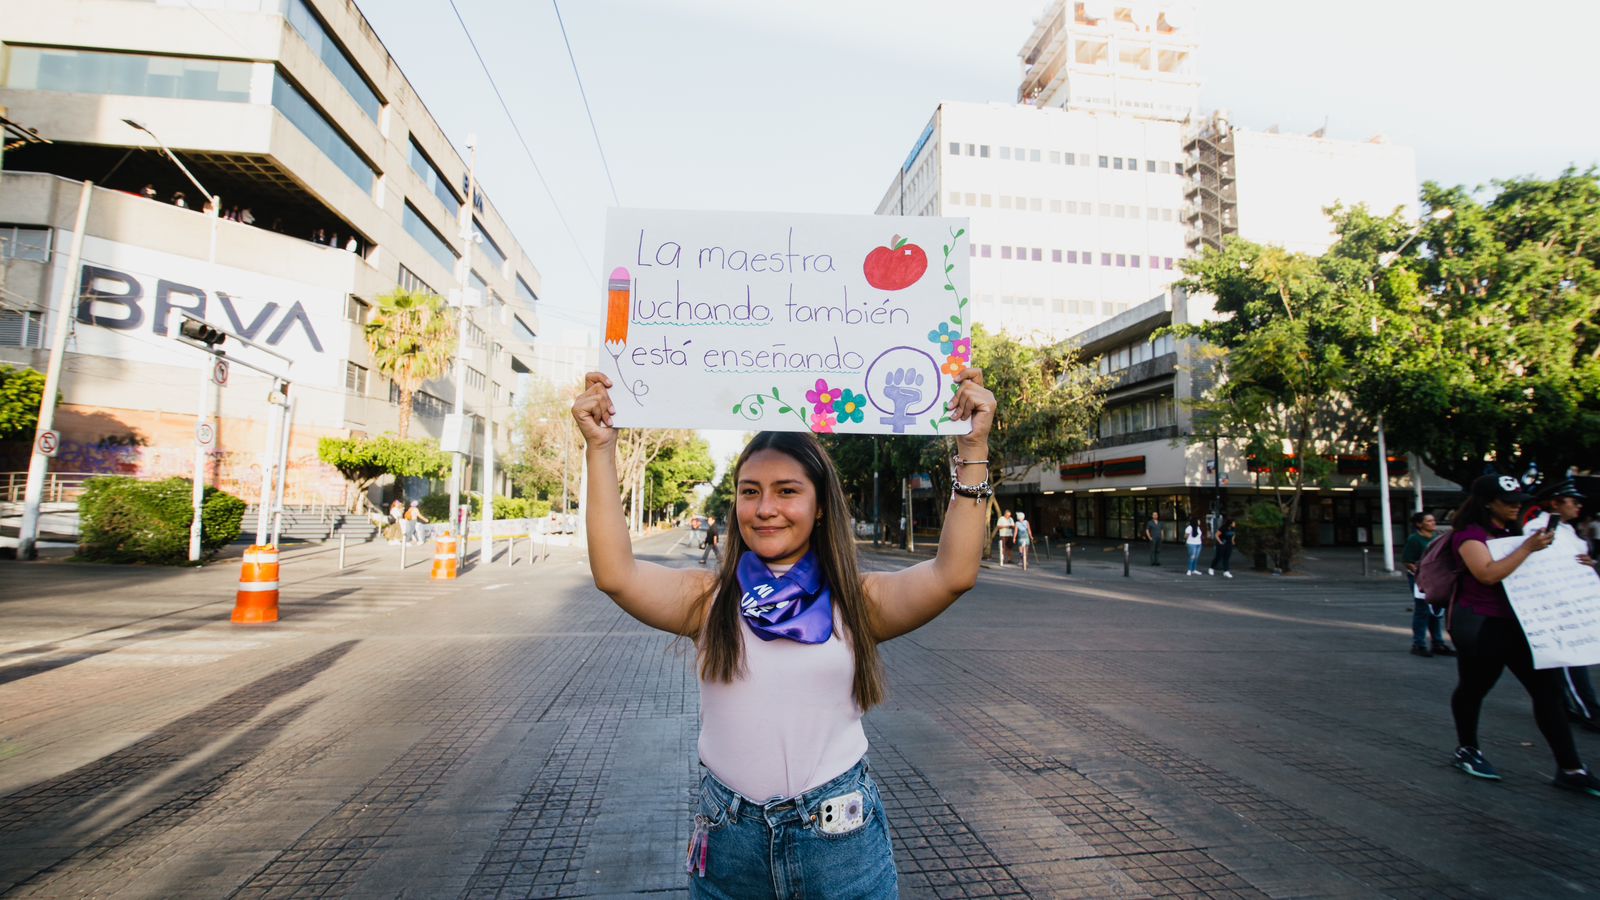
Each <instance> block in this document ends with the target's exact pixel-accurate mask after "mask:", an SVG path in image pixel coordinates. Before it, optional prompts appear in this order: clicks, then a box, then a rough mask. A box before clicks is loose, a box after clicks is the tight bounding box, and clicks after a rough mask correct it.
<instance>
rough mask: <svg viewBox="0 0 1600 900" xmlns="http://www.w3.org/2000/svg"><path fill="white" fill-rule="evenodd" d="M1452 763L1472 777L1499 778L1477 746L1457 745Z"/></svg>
mask: <svg viewBox="0 0 1600 900" xmlns="http://www.w3.org/2000/svg"><path fill="white" fill-rule="evenodd" d="M1453 765H1455V767H1456V768H1458V769H1460V770H1461V771H1463V772H1465V773H1467V774H1468V775H1471V776H1472V777H1473V778H1482V779H1485V780H1487V781H1499V780H1500V773H1499V772H1496V771H1495V770H1494V766H1491V765H1489V761H1488V760H1487V759H1484V758H1483V752H1482V751H1480V750H1479V749H1478V748H1477V747H1457V748H1456V758H1455V760H1454V762H1453ZM1588 774H1589V773H1588V772H1585V773H1584V776H1585V777H1588ZM1590 781H1591V782H1592V781H1593V779H1592V778H1591V779H1590ZM1558 784H1559V779H1558ZM1563 786H1564V785H1563Z"/></svg>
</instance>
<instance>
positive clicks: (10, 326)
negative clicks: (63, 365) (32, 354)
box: [0, 309, 44, 347]
mask: <svg viewBox="0 0 1600 900" xmlns="http://www.w3.org/2000/svg"><path fill="white" fill-rule="evenodd" d="M43 346H44V313H41V312H18V311H16V310H11V309H0V347H43Z"/></svg>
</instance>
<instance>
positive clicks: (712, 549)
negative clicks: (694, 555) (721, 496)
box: [700, 516, 722, 566]
mask: <svg viewBox="0 0 1600 900" xmlns="http://www.w3.org/2000/svg"><path fill="white" fill-rule="evenodd" d="M709 556H715V557H716V558H717V563H718V564H719V565H720V564H721V563H722V551H721V550H720V549H718V548H717V517H716V516H706V539H705V540H703V541H701V542H700V565H702V566H703V565H705V564H706V558H707V557H709Z"/></svg>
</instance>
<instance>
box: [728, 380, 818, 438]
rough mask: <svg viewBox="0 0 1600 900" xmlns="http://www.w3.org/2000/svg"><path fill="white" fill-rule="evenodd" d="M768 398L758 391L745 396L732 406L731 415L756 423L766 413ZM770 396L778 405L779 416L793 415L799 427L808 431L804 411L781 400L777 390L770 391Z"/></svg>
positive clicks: (808, 424) (808, 426) (781, 397)
mask: <svg viewBox="0 0 1600 900" xmlns="http://www.w3.org/2000/svg"><path fill="white" fill-rule="evenodd" d="M768 396H769V395H768V394H763V393H761V392H759V391H757V392H755V393H752V394H747V395H746V396H745V398H744V399H743V400H740V401H739V402H738V403H735V404H734V405H733V414H734V415H736V416H743V417H744V418H745V419H748V420H749V421H751V422H754V421H757V420H758V419H760V418H761V417H762V416H764V415H766V413H767V397H768ZM770 396H771V398H772V399H773V400H775V401H777V403H778V413H779V415H785V416H786V415H789V414H790V413H793V414H794V416H795V418H797V419H799V420H800V424H801V425H804V426H806V427H807V428H808V429H809V428H810V426H811V423H810V422H809V421H807V419H806V414H805V411H804V410H802V409H800V408H798V407H796V406H795V405H794V404H792V403H790V402H789V401H787V400H785V399H783V396H782V395H781V394H779V393H778V389H777V388H773V389H772V391H771V393H770Z"/></svg>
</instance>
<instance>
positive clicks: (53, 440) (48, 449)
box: [38, 431, 61, 457]
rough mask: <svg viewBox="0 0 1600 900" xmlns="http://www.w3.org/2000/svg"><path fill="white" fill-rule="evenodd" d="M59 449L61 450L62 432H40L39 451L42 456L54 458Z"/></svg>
mask: <svg viewBox="0 0 1600 900" xmlns="http://www.w3.org/2000/svg"><path fill="white" fill-rule="evenodd" d="M59 449H61V432H59V431H41V432H39V442H38V450H39V455H40V456H49V457H54V456H55V455H56V451H57V450H59Z"/></svg>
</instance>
